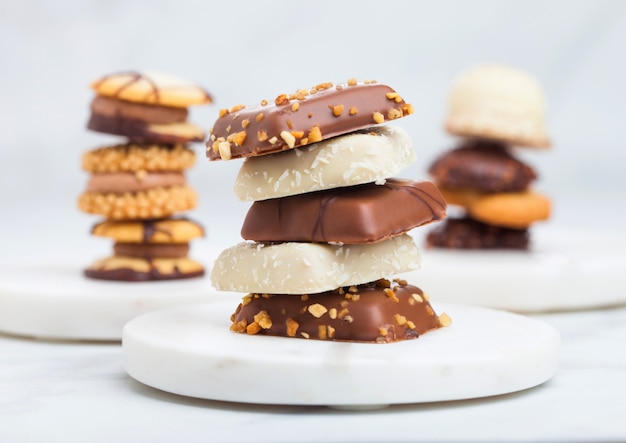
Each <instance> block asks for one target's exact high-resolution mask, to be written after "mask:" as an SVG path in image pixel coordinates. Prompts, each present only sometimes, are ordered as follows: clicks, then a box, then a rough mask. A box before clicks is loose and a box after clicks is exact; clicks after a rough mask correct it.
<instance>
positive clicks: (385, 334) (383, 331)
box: [378, 328, 387, 337]
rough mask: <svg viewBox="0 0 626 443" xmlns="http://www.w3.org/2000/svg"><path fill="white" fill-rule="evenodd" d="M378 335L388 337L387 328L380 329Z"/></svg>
mask: <svg viewBox="0 0 626 443" xmlns="http://www.w3.org/2000/svg"><path fill="white" fill-rule="evenodd" d="M378 334H380V335H381V336H383V337H387V328H378Z"/></svg>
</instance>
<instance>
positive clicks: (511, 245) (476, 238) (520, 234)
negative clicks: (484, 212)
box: [426, 217, 530, 249]
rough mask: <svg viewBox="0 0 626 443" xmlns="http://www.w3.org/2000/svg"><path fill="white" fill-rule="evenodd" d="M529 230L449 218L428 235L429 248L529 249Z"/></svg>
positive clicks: (469, 219) (467, 219)
mask: <svg viewBox="0 0 626 443" xmlns="http://www.w3.org/2000/svg"><path fill="white" fill-rule="evenodd" d="M529 240H530V235H529V232H528V230H527V229H511V228H503V227H499V226H493V225H488V224H485V223H481V222H479V221H477V220H473V219H471V218H468V217H466V218H458V219H453V218H448V219H447V220H445V221H444V222H443V223H441V224H440V225H438V226H437V227H436V228H435V229H433V230H432V231H431V232H429V233H428V235H427V237H426V244H427V246H429V247H436V248H450V249H528V244H529Z"/></svg>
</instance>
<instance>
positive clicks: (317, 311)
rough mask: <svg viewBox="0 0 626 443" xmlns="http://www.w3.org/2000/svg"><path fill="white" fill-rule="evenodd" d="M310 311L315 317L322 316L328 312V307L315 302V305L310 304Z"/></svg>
mask: <svg viewBox="0 0 626 443" xmlns="http://www.w3.org/2000/svg"><path fill="white" fill-rule="evenodd" d="M308 311H309V313H310V314H311V315H312V316H313V317H315V318H320V317H321V316H322V315H324V314H326V312H328V309H326V306H324V305H321V304H319V303H315V304H313V305H310V306H309V307H308Z"/></svg>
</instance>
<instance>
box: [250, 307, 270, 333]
mask: <svg viewBox="0 0 626 443" xmlns="http://www.w3.org/2000/svg"><path fill="white" fill-rule="evenodd" d="M254 322H255V323H258V324H259V326H260V327H262V328H263V329H269V328H271V327H272V319H271V318H270V316H269V314H268V313H267V311H260V312H259V313H258V314H256V315H255V316H254Z"/></svg>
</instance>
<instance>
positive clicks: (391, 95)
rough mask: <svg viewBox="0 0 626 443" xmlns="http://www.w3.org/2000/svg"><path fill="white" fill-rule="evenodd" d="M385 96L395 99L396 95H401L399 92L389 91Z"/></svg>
mask: <svg viewBox="0 0 626 443" xmlns="http://www.w3.org/2000/svg"><path fill="white" fill-rule="evenodd" d="M385 97H387V98H388V99H389V100H394V99H395V98H396V97H400V94H398V93H397V92H388V93H386V94H385Z"/></svg>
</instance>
